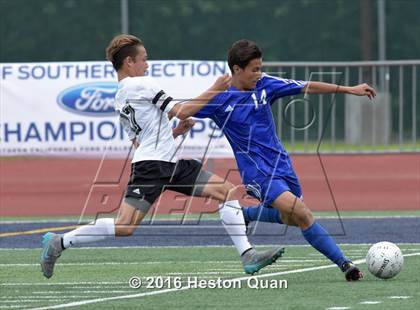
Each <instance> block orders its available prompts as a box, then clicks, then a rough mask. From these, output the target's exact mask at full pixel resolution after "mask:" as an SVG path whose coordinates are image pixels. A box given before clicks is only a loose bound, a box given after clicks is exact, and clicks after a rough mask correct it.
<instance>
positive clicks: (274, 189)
mask: <svg viewBox="0 0 420 310" xmlns="http://www.w3.org/2000/svg"><path fill="white" fill-rule="evenodd" d="M245 187H246V191H247V193H248V194H249V195H251V196H252V197H255V198H257V199H258V200H259V201H261V203H262V204H263V206H265V207H269V206H270V205H271V204H272V203H273V201H274V200H276V198H277V197H278V196H280V195H281V194H283V193H284V192H291V193H293V194H294V195H295V196H296V197H298V198H301V197H302V189H301V187H300V184H299V180H298V178H297V176H296V173H295V172H294V171H293V170H291V171H290V172H289V173H288V174H287V175H273V176H271V177H270V176H261V177H257V178H254V180H252V181H251V182H247V184H246V185H245Z"/></svg>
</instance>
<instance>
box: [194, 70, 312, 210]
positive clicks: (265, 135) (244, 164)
mask: <svg viewBox="0 0 420 310" xmlns="http://www.w3.org/2000/svg"><path fill="white" fill-rule="evenodd" d="M305 85H306V82H303V81H296V80H288V79H281V78H276V77H272V76H269V75H266V74H263V75H262V77H261V79H260V80H259V81H258V83H257V85H256V87H255V88H254V89H253V90H251V91H239V90H238V89H236V88H235V87H233V86H232V87H230V88H229V90H228V91H226V92H223V93H221V94H219V95H217V96H215V97H214V98H213V99H212V100H211V101H210V102H209V103H208V104H207V105H206V106H205V107H204V108H203V109H202V110H200V111H199V112H198V113H197V114H195V115H194V117H198V118H210V119H212V120H213V121H214V122H215V123H216V124H217V125H218V126H219V128H220V129H222V130H223V133H224V134H225V136H226V138H227V139H228V141H229V143H230V145H231V147H232V150H233V152H234V154H235V158H236V162H237V164H238V168H239V170H240V173H241V176H242V180H243V182H244V184H245V185H247V188H248V189H249V190H250V191H251V192H252V193H253V194H254V196H256V197H257V198H259V199H260V200H261V201H266V202H268V204H269V203H270V202H271V201H272V200H273V199H275V198H276V197H277V196H276V197H271V196H275V195H277V194H278V193H279V192H280V193H281V192H282V191H285V190H291V191H292V192H294V193H295V195H298V196H300V195H301V194H300V186H299V183H298V181H297V177H296V175H295V173H294V171H293V168H292V166H291V162H290V159H289V156H288V154H287V152H286V151H285V149H284V147H283V146H282V144H281V142H280V140H279V138H278V137H277V133H276V126H275V123H274V119H273V117H272V114H271V104H273V103H274V101H275V100H276V99H278V98H281V97H285V96H290V95H296V94H299V93H301V92H302V89H303V88H304V87H305ZM273 179H275V180H278V181H279V182H281V183H282V184H283V183H284V184H283V185H282V184H278V185H276V186H275V187H277V189H276V190H274V192H272V193H269V192H270V191H271V190H270V187H273ZM294 186H295V187H296V188H295V189H293V188H292V187H294ZM279 187H282V188H281V189H279ZM268 196H270V197H268Z"/></svg>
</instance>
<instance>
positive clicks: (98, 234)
mask: <svg viewBox="0 0 420 310" xmlns="http://www.w3.org/2000/svg"><path fill="white" fill-rule="evenodd" d="M114 237H115V224H114V219H112V218H102V219H97V220H96V221H95V222H92V223H89V224H87V225H84V226H81V227H79V228H76V229H75V230H72V231H69V232H68V233H65V234H64V236H63V245H64V247H65V248H68V247H71V246H73V245H76V244H84V243H89V242H95V241H101V240H105V239H108V238H114Z"/></svg>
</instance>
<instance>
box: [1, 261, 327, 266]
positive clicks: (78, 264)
mask: <svg viewBox="0 0 420 310" xmlns="http://www.w3.org/2000/svg"><path fill="white" fill-rule="evenodd" d="M322 261H325V259H285V260H282V262H283V263H299V262H302V263H307V262H322ZM173 263H174V262H173V261H153V262H91V263H60V266H104V265H105V266H106V265H110V266H113V265H120V266H124V265H162V264H171V265H172V264H173ZM221 263H223V264H232V265H238V261H236V260H235V261H233V260H232V261H187V262H182V264H221ZM34 266H39V263H10V264H9V263H5V264H0V267H34Z"/></svg>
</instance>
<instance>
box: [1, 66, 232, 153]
mask: <svg viewBox="0 0 420 310" xmlns="http://www.w3.org/2000/svg"><path fill="white" fill-rule="evenodd" d="M227 71H228V67H227V64H226V63H225V62H215V61H150V62H149V71H148V74H149V75H150V76H153V77H154V78H156V79H157V81H158V83H159V84H160V85H161V87H162V89H164V90H165V92H166V93H167V94H169V95H170V96H172V97H173V98H176V99H187V98H193V97H195V96H197V95H199V94H200V93H201V92H202V91H204V90H205V89H207V88H208V87H209V86H210V85H211V84H212V83H213V82H214V81H215V79H216V78H217V77H218V76H220V75H222V74H223V73H225V72H227ZM0 78H1V79H0V81H1V85H0V104H1V105H0V155H1V156H32V155H35V156H69V155H70V156H81V157H84V156H102V155H103V154H104V152H106V156H117V157H120V156H126V155H127V153H128V152H129V150H130V147H131V145H130V142H129V140H128V137H127V136H126V135H125V133H124V132H123V130H122V128H121V126H120V125H119V123H118V117H117V114H116V113H115V111H114V108H113V105H114V95H115V92H116V89H117V79H116V73H115V72H114V70H113V68H112V65H111V64H110V63H108V62H102V61H101V62H93V61H92V62H51V63H13V64H12V63H11V64H8V63H5V64H0ZM196 121H197V123H196V125H195V126H194V128H193V129H192V130H191V131H190V132H189V133H188V136H187V138H186V139H185V141H183V143H182V144H181V147H180V153H179V156H180V157H196V158H197V157H203V156H205V157H206V158H209V157H232V156H233V153H232V151H231V148H230V146H229V144H228V142H227V140H226V139H225V137H224V136H223V134H222V132H221V131H220V130H219V129H218V128H217V126H216V125H215V123H214V122H213V121H210V120H208V119H206V120H196ZM174 123H176V120H174ZM174 125H175V124H174ZM178 140H182V139H181V138H178ZM178 142H180V141H178Z"/></svg>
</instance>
